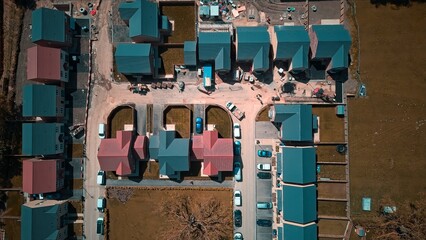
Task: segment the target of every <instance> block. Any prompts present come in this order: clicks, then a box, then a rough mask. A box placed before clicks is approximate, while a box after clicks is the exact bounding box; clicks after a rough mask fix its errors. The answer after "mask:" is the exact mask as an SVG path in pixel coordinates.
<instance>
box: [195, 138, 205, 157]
mask: <svg viewBox="0 0 426 240" xmlns="http://www.w3.org/2000/svg"><path fill="white" fill-rule="evenodd" d="M192 154H193V155H194V156H195V158H197V159H198V160H201V159H204V144H203V135H196V136H194V137H192Z"/></svg>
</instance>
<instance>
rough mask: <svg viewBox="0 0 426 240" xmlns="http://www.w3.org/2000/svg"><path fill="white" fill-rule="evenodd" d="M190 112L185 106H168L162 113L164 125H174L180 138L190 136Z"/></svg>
mask: <svg viewBox="0 0 426 240" xmlns="http://www.w3.org/2000/svg"><path fill="white" fill-rule="evenodd" d="M191 115H192V114H191V110H189V109H188V108H187V107H185V106H169V107H168V108H167V109H166V110H165V111H164V116H165V123H166V124H175V129H176V131H177V133H178V135H180V137H181V138H189V137H190V136H191Z"/></svg>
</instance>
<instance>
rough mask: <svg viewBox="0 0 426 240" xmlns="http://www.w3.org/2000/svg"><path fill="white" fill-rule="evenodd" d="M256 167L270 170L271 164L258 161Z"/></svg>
mask: <svg viewBox="0 0 426 240" xmlns="http://www.w3.org/2000/svg"><path fill="white" fill-rule="evenodd" d="M257 169H259V170H262V171H271V164H270V163H259V164H257Z"/></svg>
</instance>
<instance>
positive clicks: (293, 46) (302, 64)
mask: <svg viewBox="0 0 426 240" xmlns="http://www.w3.org/2000/svg"><path fill="white" fill-rule="evenodd" d="M274 29H275V34H276V36H277V49H276V55H275V59H276V60H290V61H291V69H294V70H306V69H308V67H309V65H308V57H309V56H308V55H309V45H310V40H309V35H308V32H307V31H306V30H305V28H304V27H303V26H275V27H274Z"/></svg>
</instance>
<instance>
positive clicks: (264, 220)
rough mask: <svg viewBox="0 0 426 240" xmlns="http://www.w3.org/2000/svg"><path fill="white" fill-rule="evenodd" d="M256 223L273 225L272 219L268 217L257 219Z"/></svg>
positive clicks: (263, 225)
mask: <svg viewBox="0 0 426 240" xmlns="http://www.w3.org/2000/svg"><path fill="white" fill-rule="evenodd" d="M256 224H257V225H258V226H261V227H271V226H272V221H271V220H267V219H257V221H256Z"/></svg>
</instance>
